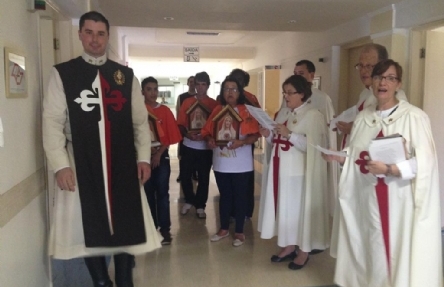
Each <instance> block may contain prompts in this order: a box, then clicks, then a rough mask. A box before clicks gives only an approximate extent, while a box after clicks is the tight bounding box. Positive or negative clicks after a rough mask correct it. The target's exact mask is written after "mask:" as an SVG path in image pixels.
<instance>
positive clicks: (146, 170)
mask: <svg viewBox="0 0 444 287" xmlns="http://www.w3.org/2000/svg"><path fill="white" fill-rule="evenodd" d="M137 177H138V178H139V180H140V183H141V184H142V185H143V184H145V182H146V181H147V180H148V179H150V177H151V166H150V165H149V164H148V163H146V162H139V163H138V164H137Z"/></svg>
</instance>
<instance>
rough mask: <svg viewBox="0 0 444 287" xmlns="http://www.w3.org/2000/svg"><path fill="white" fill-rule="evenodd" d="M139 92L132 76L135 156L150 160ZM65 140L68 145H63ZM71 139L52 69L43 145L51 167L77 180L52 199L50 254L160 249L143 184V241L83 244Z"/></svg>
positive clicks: (68, 255)
mask: <svg viewBox="0 0 444 287" xmlns="http://www.w3.org/2000/svg"><path fill="white" fill-rule="evenodd" d="M82 57H83V58H84V59H85V61H87V60H91V61H92V62H93V63H94V62H96V61H101V62H98V63H97V65H100V64H103V63H104V62H105V61H106V57H101V58H98V59H94V58H91V57H89V56H88V55H86V54H83V56H82ZM91 61H90V63H91ZM140 91H141V88H140V84H139V82H138V81H137V79H136V78H135V77H134V78H133V83H132V117H133V127H134V144H135V147H136V151H137V159H138V160H139V161H148V162H149V159H150V141H151V140H150V136H149V133H148V131H149V126H148V123H147V118H148V114H147V111H146V108H145V105H144V103H143V97H142V96H141V94H140ZM67 140H68V144H67V145H66V144H65V143H66V141H67ZM71 141H72V139H71V127H70V123H69V116H68V109H67V103H66V97H65V93H64V89H63V84H62V81H61V79H60V75H59V73H58V72H57V70H56V69H55V68H53V71H52V74H51V77H50V81H49V85H48V94H47V96H46V97H45V98H44V100H43V144H44V147H45V152H46V156H47V158H48V162H49V166H50V169H51V170H55V171H58V170H60V169H62V168H64V167H71V169H72V170H73V172H74V177H75V179H76V189H75V191H74V192H69V191H63V190H60V189H59V188H58V187H57V188H56V192H55V196H54V199H52V200H51V202H53V204H54V207H53V214H52V223H51V228H50V237H49V247H48V253H49V255H52V256H54V258H57V259H71V258H76V257H86V256H97V255H111V254H116V253H122V252H125V253H130V254H134V255H137V254H142V253H146V252H149V251H152V250H154V249H156V248H160V247H161V245H160V239H159V234H158V232H157V231H156V229H155V227H154V222H153V219H152V216H151V212H150V209H149V206H148V201H147V199H146V195H145V192H144V189H143V186H141V188H140V193H141V199H142V211H143V216H144V224H145V234H146V239H147V241H146V243H143V244H138V245H131V246H121V247H97V248H96V247H95V248H87V247H86V246H85V239H84V234H83V225H82V214H81V207H80V198H79V191H78V186H79V185H78V183H77V177H76V175H75V170H76V169H75V164H74V154H73V149H72V143H71Z"/></svg>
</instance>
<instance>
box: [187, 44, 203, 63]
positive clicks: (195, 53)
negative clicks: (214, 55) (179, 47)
mask: <svg viewBox="0 0 444 287" xmlns="http://www.w3.org/2000/svg"><path fill="white" fill-rule="evenodd" d="M183 61H184V62H199V61H200V57H199V47H183Z"/></svg>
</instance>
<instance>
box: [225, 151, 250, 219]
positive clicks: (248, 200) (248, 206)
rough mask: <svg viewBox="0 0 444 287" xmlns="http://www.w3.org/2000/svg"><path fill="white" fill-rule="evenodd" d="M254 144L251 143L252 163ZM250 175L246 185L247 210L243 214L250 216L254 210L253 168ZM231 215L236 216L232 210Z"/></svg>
mask: <svg viewBox="0 0 444 287" xmlns="http://www.w3.org/2000/svg"><path fill="white" fill-rule="evenodd" d="M254 148H255V147H254V144H252V145H251V153H252V154H253V163H254ZM250 173H251V174H250V177H249V179H248V187H247V211H246V213H245V216H247V217H250V218H252V217H253V212H254V201H255V199H254V170H253V171H251V172H250ZM230 216H231V217H236V215H235V212H234V210H232V211H231V215H230Z"/></svg>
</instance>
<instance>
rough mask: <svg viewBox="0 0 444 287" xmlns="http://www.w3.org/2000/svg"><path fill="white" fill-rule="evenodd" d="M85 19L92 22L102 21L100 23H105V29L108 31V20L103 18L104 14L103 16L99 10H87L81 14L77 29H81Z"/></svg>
mask: <svg viewBox="0 0 444 287" xmlns="http://www.w3.org/2000/svg"><path fill="white" fill-rule="evenodd" d="M86 20H92V21H94V22H102V23H104V24H105V25H106V31H107V32H108V33H109V22H108V20H107V19H106V18H105V16H103V15H102V14H100V13H99V12H97V11H90V12H87V13H85V14H83V15H82V16H81V17H80V20H79V30H82V28H83V26H84V25H85V21H86Z"/></svg>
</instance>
